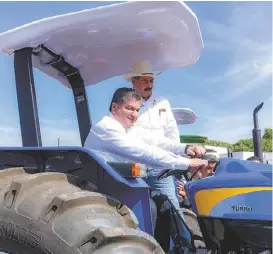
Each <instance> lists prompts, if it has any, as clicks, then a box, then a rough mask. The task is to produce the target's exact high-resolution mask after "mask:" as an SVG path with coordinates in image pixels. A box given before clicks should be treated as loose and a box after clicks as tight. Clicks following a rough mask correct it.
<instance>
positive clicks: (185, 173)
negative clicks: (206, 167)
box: [157, 154, 220, 182]
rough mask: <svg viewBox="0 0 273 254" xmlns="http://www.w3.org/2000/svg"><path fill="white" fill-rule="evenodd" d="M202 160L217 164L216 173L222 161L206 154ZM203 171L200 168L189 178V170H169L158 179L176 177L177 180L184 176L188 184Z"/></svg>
mask: <svg viewBox="0 0 273 254" xmlns="http://www.w3.org/2000/svg"><path fill="white" fill-rule="evenodd" d="M201 159H202V160H207V161H208V162H213V163H216V165H215V168H214V170H213V171H214V172H215V170H216V168H217V167H218V165H219V163H220V160H219V159H218V158H217V157H216V156H215V155H212V154H205V155H204V156H203V157H202V158H201ZM200 169H201V167H200V168H198V169H197V170H196V172H194V173H193V174H192V175H191V176H189V170H188V169H187V170H180V169H167V170H165V171H164V172H162V173H161V174H160V175H159V176H158V177H157V179H163V178H167V177H169V176H175V177H176V178H177V179H181V178H182V176H184V178H185V179H186V181H187V182H189V181H192V179H193V177H194V176H195V175H196V174H197V173H198V171H199V170H200Z"/></svg>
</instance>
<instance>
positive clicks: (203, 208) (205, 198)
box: [195, 187, 272, 215]
mask: <svg viewBox="0 0 273 254" xmlns="http://www.w3.org/2000/svg"><path fill="white" fill-rule="evenodd" d="M267 190H271V191H272V187H245V188H219V189H212V190H201V191H199V192H197V193H196V194H195V203H196V207H197V210H198V213H199V214H200V215H209V214H210V211H211V209H212V208H213V207H214V206H215V205H216V204H217V203H219V202H221V201H223V200H224V199H226V198H229V197H232V196H236V195H239V194H245V193H249V192H256V191H267Z"/></svg>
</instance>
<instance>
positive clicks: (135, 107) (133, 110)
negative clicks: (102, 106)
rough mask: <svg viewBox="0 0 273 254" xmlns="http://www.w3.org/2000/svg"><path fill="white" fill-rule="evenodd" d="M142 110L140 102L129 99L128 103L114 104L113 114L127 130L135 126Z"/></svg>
mask: <svg viewBox="0 0 273 254" xmlns="http://www.w3.org/2000/svg"><path fill="white" fill-rule="evenodd" d="M139 109H140V101H138V100H136V99H128V100H127V101H126V102H123V103H121V104H117V103H115V102H113V104H112V114H113V116H114V117H115V119H116V120H117V121H119V122H120V123H121V124H122V126H123V127H124V128H125V129H128V128H130V127H132V126H133V125H134V123H135V122H136V120H137V118H138V112H139Z"/></svg>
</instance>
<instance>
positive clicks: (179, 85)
mask: <svg viewBox="0 0 273 254" xmlns="http://www.w3.org/2000/svg"><path fill="white" fill-rule="evenodd" d="M111 3H113V2H78V1H77V2H0V33H1V32H5V31H6V30H9V29H12V28H14V27H17V26H21V25H24V24H26V23H29V22H31V21H35V20H39V19H41V18H46V17H50V16H54V15H60V14H65V13H69V12H75V11H80V10H83V9H89V8H94V7H97V6H101V5H108V4H111ZM186 4H187V5H188V6H189V7H190V8H191V9H192V10H193V12H195V14H196V15H197V17H198V20H199V24H200V28H201V33H202V37H203V40H204V50H203V53H202V56H201V58H200V59H199V61H198V62H197V63H196V64H195V65H193V66H191V67H187V68H183V69H174V70H169V71H165V72H163V74H162V75H161V76H160V77H158V78H157V79H156V80H155V88H154V89H155V90H154V93H155V94H157V95H160V96H164V97H165V98H167V99H168V100H169V102H170V104H171V106H172V107H186V108H191V109H192V110H194V111H195V112H196V114H197V120H196V122H195V123H194V124H191V125H183V126H179V130H180V133H181V134H184V135H204V136H207V137H208V139H210V140H221V141H226V142H231V143H232V142H236V141H238V140H239V139H242V138H250V137H251V135H252V129H253V115H252V112H253V109H254V108H255V107H256V106H257V105H258V104H260V103H261V102H264V106H263V108H262V110H261V111H260V113H259V121H260V128H261V129H262V130H263V129H264V128H272V3H271V2H186ZM34 79H35V89H36V94H37V101H38V112H39V118H40V127H41V134H42V143H43V145H44V146H55V145H57V142H58V138H60V144H61V145H72V146H73V145H80V136H79V132H78V124H77V119H76V112H75V106H74V101H73V96H72V92H71V91H70V90H69V89H66V88H65V87H64V86H63V85H61V84H60V83H59V82H58V81H56V80H54V79H52V78H50V77H48V76H46V75H45V74H41V73H38V71H34ZM121 86H130V85H129V84H128V83H125V81H124V80H123V79H122V77H113V78H111V79H108V80H105V81H103V82H100V83H98V84H96V85H94V86H89V87H88V88H87V96H88V103H89V106H90V113H91V119H92V122H93V124H94V123H96V122H98V121H99V120H100V119H101V118H102V117H103V116H104V115H107V114H108V113H109V112H108V107H109V102H110V100H111V97H112V94H113V92H114V91H115V90H116V89H117V88H118V87H121ZM0 87H1V90H0V91H1V92H0V134H1V139H0V145H1V146H21V145H22V142H21V134H20V123H19V116H18V105H17V99H16V88H15V82H14V70H13V57H10V56H4V55H0Z"/></svg>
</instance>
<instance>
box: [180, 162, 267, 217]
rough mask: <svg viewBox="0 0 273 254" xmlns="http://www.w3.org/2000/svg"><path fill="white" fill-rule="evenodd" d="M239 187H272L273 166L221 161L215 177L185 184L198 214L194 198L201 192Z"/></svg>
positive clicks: (194, 209)
mask: <svg viewBox="0 0 273 254" xmlns="http://www.w3.org/2000/svg"><path fill="white" fill-rule="evenodd" d="M239 187H272V166H271V165H268V164H263V163H256V162H252V161H244V160H237V159H234V158H225V159H221V161H220V164H219V165H218V167H217V169H216V172H215V174H214V176H210V177H207V178H203V179H200V180H197V181H192V182H189V183H187V184H185V191H186V193H187V196H188V197H189V201H190V202H191V204H192V209H193V211H194V212H195V213H198V211H197V207H196V204H195V199H194V198H195V195H196V193H197V192H199V191H200V190H211V189H219V188H239ZM246 195H248V194H246ZM207 198H208V199H209V198H210V197H207Z"/></svg>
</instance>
